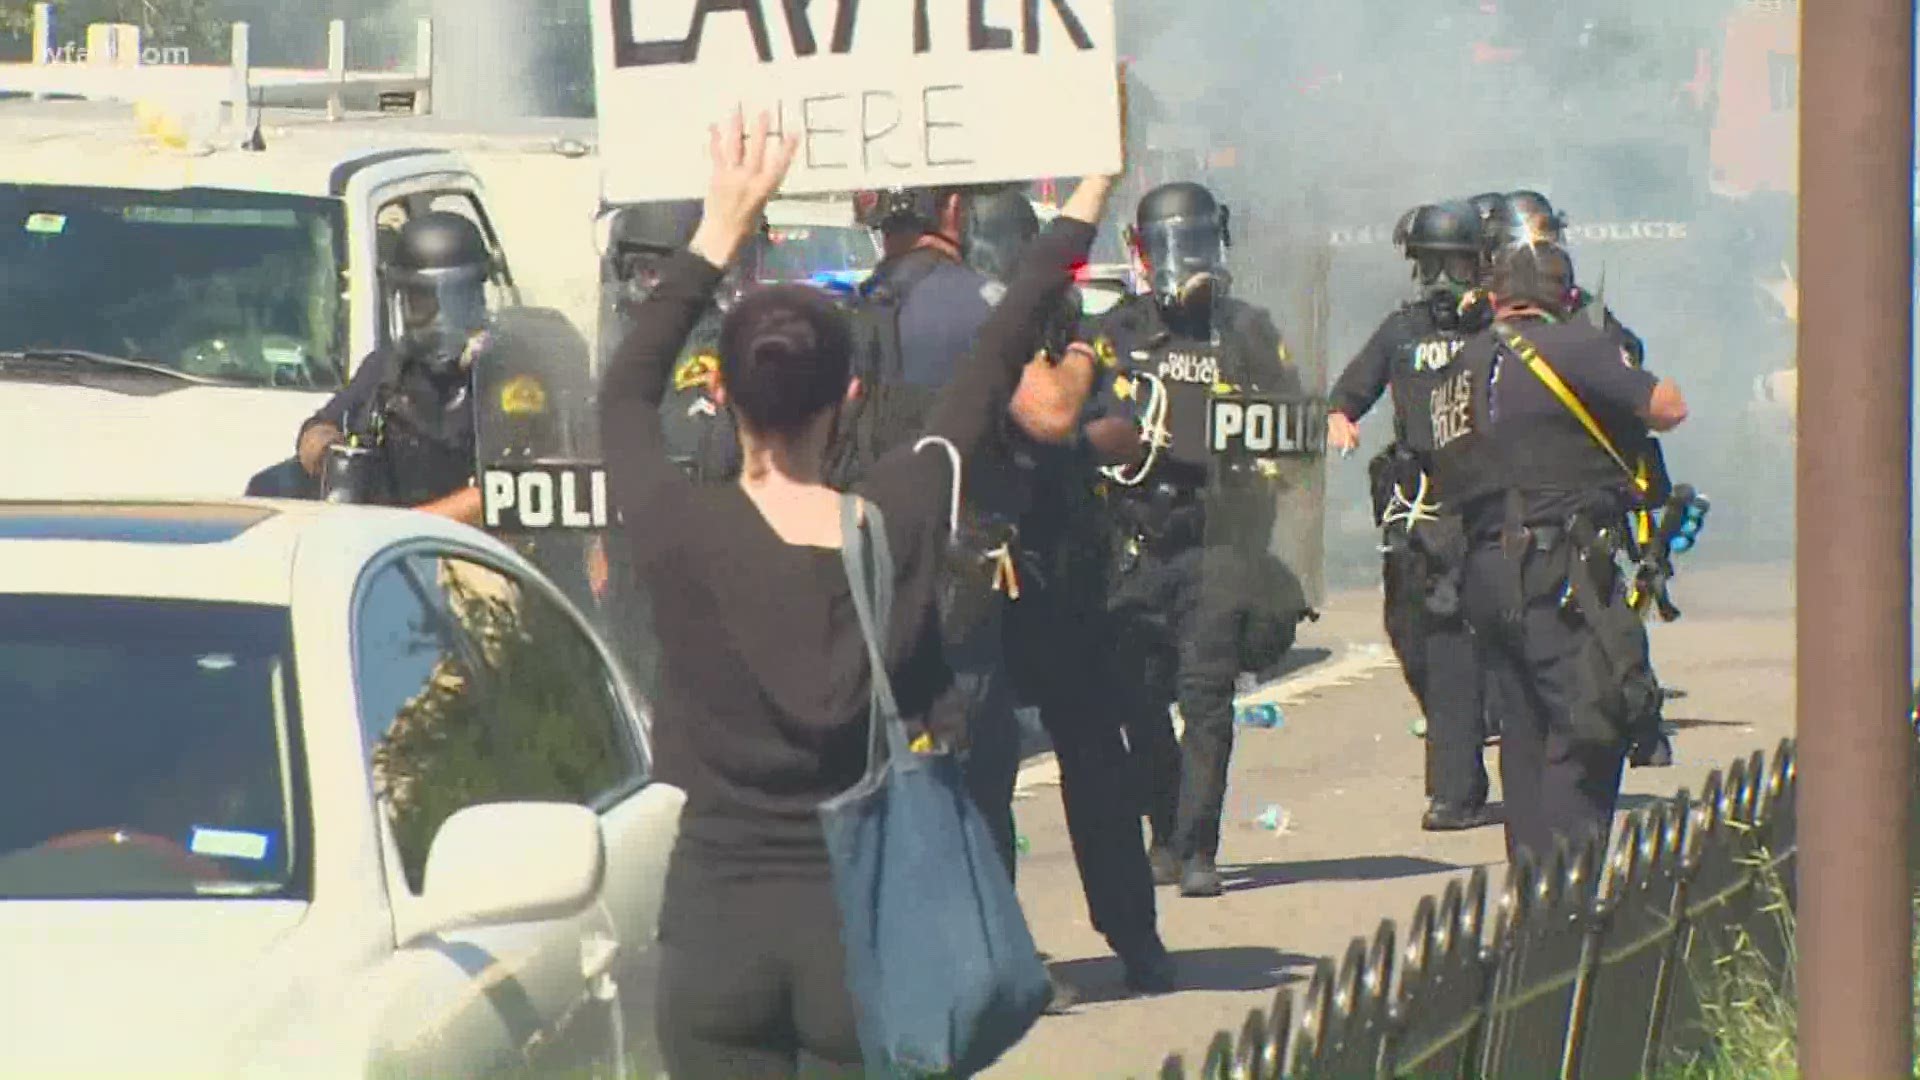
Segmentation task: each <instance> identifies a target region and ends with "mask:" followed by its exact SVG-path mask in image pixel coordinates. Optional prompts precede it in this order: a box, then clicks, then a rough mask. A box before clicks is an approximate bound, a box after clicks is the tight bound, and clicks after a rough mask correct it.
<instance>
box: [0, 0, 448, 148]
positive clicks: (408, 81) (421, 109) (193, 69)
mask: <svg viewBox="0 0 1920 1080" xmlns="http://www.w3.org/2000/svg"><path fill="white" fill-rule="evenodd" d="M416 26H417V29H416V34H415V42H414V63H413V66H412V68H410V69H396V70H387V71H378V70H364V71H355V70H352V69H349V68H348V67H347V24H346V21H345V20H343V19H334V20H332V21H331V22H330V23H328V24H327V65H326V66H325V67H323V68H266V67H254V66H253V65H252V63H251V62H250V60H249V54H250V45H251V30H250V28H249V26H248V24H246V23H244V22H237V23H234V24H233V25H232V28H231V30H230V33H231V35H232V37H231V41H232V45H231V51H230V55H229V62H228V63H227V64H226V65H225V66H221V65H215V64H194V63H182V64H176V63H165V62H162V63H146V62H143V61H144V60H145V59H146V55H147V53H146V52H145V51H143V50H142V47H141V43H140V29H139V27H137V26H132V25H128V24H117V23H97V24H94V25H91V26H89V27H87V35H86V37H87V45H88V51H87V55H86V58H85V59H84V60H81V61H79V62H70V61H69V60H68V59H66V58H64V57H63V54H62V53H61V52H60V51H59V50H56V49H55V47H54V41H53V8H52V6H51V5H50V4H46V3H38V4H35V5H34V6H33V56H32V59H31V60H30V61H29V62H27V63H24V64H0V93H15V94H33V95H36V96H47V95H68V96H75V97H84V98H98V99H105V100H112V101H140V100H145V99H148V98H153V97H163V96H164V97H179V96H186V97H194V98H200V99H203V100H210V101H213V102H216V103H218V104H222V105H227V106H230V107H231V109H232V115H233V118H234V126H235V127H237V128H240V129H242V130H244V129H245V127H246V126H247V117H248V112H247V110H248V108H249V105H250V104H251V103H252V102H253V101H254V99H255V98H256V97H257V96H258V95H259V94H260V93H263V92H265V91H269V90H311V89H315V88H325V89H327V90H328V96H327V115H328V116H330V117H332V118H334V119H339V118H340V117H341V116H343V115H345V92H346V91H347V89H349V88H355V89H372V90H374V91H376V92H378V93H381V94H389V93H399V94H407V95H411V97H412V109H413V111H414V112H415V113H426V112H427V111H428V110H429V107H430V99H431V91H432V88H433V20H432V19H424V18H423V19H420V20H418V22H417V24H416ZM163 51H164V50H163Z"/></svg>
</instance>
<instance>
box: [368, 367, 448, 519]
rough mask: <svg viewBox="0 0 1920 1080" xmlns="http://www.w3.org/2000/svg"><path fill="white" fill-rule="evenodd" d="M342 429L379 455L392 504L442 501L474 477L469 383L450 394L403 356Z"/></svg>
mask: <svg viewBox="0 0 1920 1080" xmlns="http://www.w3.org/2000/svg"><path fill="white" fill-rule="evenodd" d="M347 430H348V433H349V434H350V435H353V436H355V437H356V438H358V439H359V441H360V442H361V443H362V444H363V445H371V446H373V447H374V448H376V449H377V450H378V451H379V458H378V460H379V462H380V471H381V472H382V473H383V474H384V480H385V482H384V484H383V485H382V489H383V493H384V494H386V495H388V496H389V497H390V498H391V499H392V500H393V505H395V506H419V505H421V504H422V503H428V502H432V501H434V500H435V499H440V498H443V497H445V496H447V495H449V494H452V493H453V491H455V490H457V489H458V488H459V487H460V486H461V485H462V484H464V483H465V482H466V480H467V479H468V478H470V477H471V476H472V475H473V462H474V413H473V386H472V382H471V380H463V381H462V382H460V383H458V384H457V385H453V386H451V388H450V391H449V389H448V388H442V387H441V386H439V385H438V384H436V383H435V382H434V380H433V379H432V378H431V377H430V376H428V375H427V373H426V372H425V371H423V370H421V369H420V368H419V367H418V366H417V365H415V364H413V363H411V362H409V361H408V360H407V359H406V358H404V357H403V358H401V359H400V360H399V361H398V362H396V363H395V364H394V367H393V371H392V372H391V373H389V374H388V376H387V378H386V379H385V380H383V381H382V382H381V384H380V386H379V387H378V388H377V389H376V390H375V391H374V394H373V397H372V400H371V401H369V402H368V403H367V405H366V407H365V408H364V409H363V410H361V412H360V413H359V414H358V415H357V416H352V417H349V418H348V425H347Z"/></svg>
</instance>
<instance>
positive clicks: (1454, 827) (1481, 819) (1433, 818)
mask: <svg viewBox="0 0 1920 1080" xmlns="http://www.w3.org/2000/svg"><path fill="white" fill-rule="evenodd" d="M1491 824H1493V815H1491V814H1489V813H1487V808H1486V807H1485V806H1453V805H1451V804H1449V803H1444V802H1441V801H1440V800H1439V799H1435V800H1433V801H1432V802H1430V803H1428V804H1427V812H1426V814H1425V815H1424V816H1423V817H1421V819H1420V827H1421V828H1422V829H1425V830H1426V831H1428V832H1463V831H1465V830H1467V829H1478V828H1480V827H1482V826H1484V825H1491Z"/></svg>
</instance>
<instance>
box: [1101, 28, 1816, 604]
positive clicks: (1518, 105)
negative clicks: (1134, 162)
mask: <svg viewBox="0 0 1920 1080" xmlns="http://www.w3.org/2000/svg"><path fill="white" fill-rule="evenodd" d="M1120 8H1121V17H1122V18H1121V27H1122V34H1123V41H1122V49H1123V52H1126V53H1128V54H1129V55H1131V56H1132V57H1133V59H1134V63H1133V71H1134V79H1133V85H1134V87H1135V91H1134V100H1135V103H1136V110H1135V111H1136V114H1137V115H1136V123H1135V125H1134V132H1133V142H1132V145H1133V147H1134V149H1135V150H1136V151H1142V150H1144V151H1145V152H1144V153H1136V158H1137V159H1140V160H1143V162H1144V163H1145V164H1147V166H1148V169H1149V171H1150V173H1151V172H1152V171H1153V170H1160V173H1161V174H1164V175H1161V174H1155V175H1152V177H1151V178H1152V179H1155V180H1158V179H1168V178H1172V176H1171V174H1173V173H1177V172H1180V171H1183V170H1184V171H1186V172H1187V173H1189V174H1197V175H1198V176H1199V177H1200V178H1202V179H1204V180H1206V181H1207V182H1209V183H1211V184H1213V185H1214V186H1215V187H1216V188H1217V189H1218V190H1219V191H1220V192H1221V193H1222V195H1223V196H1224V197H1225V198H1226V199H1227V200H1228V201H1229V203H1230V204H1231V206H1232V209H1233V214H1234V222H1235V224H1236V225H1237V228H1236V229H1235V230H1234V231H1235V233H1236V237H1235V239H1236V240H1237V241H1238V242H1239V243H1238V246H1237V248H1236V251H1235V270H1236V275H1237V278H1238V280H1239V281H1240V282H1241V283H1242V287H1241V288H1240V292H1241V294H1242V295H1243V296H1245V297H1246V298H1248V299H1251V300H1255V301H1258V302H1261V303H1265V304H1267V305H1269V306H1271V307H1272V308H1273V309H1274V310H1275V312H1276V315H1277V316H1278V317H1279V318H1280V319H1281V321H1282V326H1283V328H1285V329H1286V330H1287V331H1288V333H1289V335H1290V336H1291V337H1293V338H1294V339H1295V340H1296V342H1301V343H1304V344H1305V345H1306V346H1307V348H1305V349H1300V348H1296V353H1297V354H1303V356H1304V357H1312V358H1318V359H1320V360H1321V361H1322V362H1324V364H1325V365H1326V366H1327V368H1328V369H1329V370H1328V372H1327V378H1328V379H1329V381H1330V380H1331V379H1332V378H1333V377H1335V376H1336V375H1337V374H1338V371H1339V369H1340V368H1341V367H1343V366H1344V365H1345V363H1346V361H1347V359H1348V358H1350V357H1351V356H1352V355H1353V353H1354V352H1355V351H1356V350H1357V349H1358V348H1359V347H1360V345H1361V344H1362V343H1363V342H1364V341H1365V339H1366V336H1367V334H1368V333H1370V332H1371V330H1372V329H1373V327H1374V326H1375V325H1377V323H1378V322H1379V320H1380V319H1381V318H1382V317H1383V316H1384V315H1385V314H1386V313H1387V311H1389V310H1390V309H1391V308H1392V307H1393V306H1394V305H1395V304H1397V303H1399V302H1400V301H1402V300H1405V299H1409V298H1411V297H1412V296H1413V295H1414V288H1413V284H1412V282H1411V278H1410V269H1409V264H1408V263H1406V262H1405V261H1404V260H1403V259H1402V258H1401V257H1400V255H1399V253H1398V251H1396V250H1395V249H1394V247H1393V246H1392V243H1391V235H1392V226H1393V223H1394V222H1395V221H1396V220H1397V219H1398V218H1399V216H1400V215H1401V214H1402V213H1403V212H1404V211H1406V210H1407V209H1409V208H1411V207H1413V206H1415V205H1418V204H1420V203H1423V202H1431V201H1437V200H1441V199H1447V198H1460V197H1465V196H1468V195H1471V194H1474V193H1477V192H1481V191H1504V190H1513V189H1518V188H1531V189H1536V190H1539V191H1542V192H1544V193H1546V194H1547V195H1548V196H1549V197H1550V198H1551V199H1552V200H1553V201H1554V204H1555V206H1556V207H1557V208H1558V209H1559V210H1561V211H1562V212H1563V213H1565V214H1566V215H1567V217H1568V218H1569V219H1570V229H1569V238H1568V247H1569V249H1570V251H1571V252H1572V253H1573V256H1574V258H1575V261H1576V265H1577V267H1578V270H1579V273H1580V277H1581V280H1582V283H1583V284H1584V285H1585V286H1586V287H1587V288H1589V289H1595V290H1599V289H1602V288H1604V297H1605V301H1606V303H1607V305H1608V306H1609V307H1611V308H1612V309H1613V310H1614V311H1615V312H1616V313H1617V314H1618V315H1619V317H1620V318H1621V319H1622V320H1623V321H1624V322H1625V323H1626V324H1627V325H1629V326H1631V327H1632V328H1633V329H1635V330H1636V331H1637V332H1638V333H1639V334H1640V335H1641V336H1642V337H1643V338H1644V339H1646V342H1647V349H1648V364H1649V366H1650V367H1652V368H1653V369H1654V370H1656V371H1657V372H1659V373H1660V374H1662V375H1666V376H1671V377H1673V378H1674V379H1676V380H1677V381H1678V382H1679V384H1680V386H1681V387H1682V389H1684V390H1685V391H1686V392H1687V395H1688V397H1689V399H1690V402H1691V404H1692V405H1693V419H1692V420H1691V422H1690V423H1689V424H1688V425H1686V426H1685V427H1683V428H1682V429H1681V430H1680V431H1679V432H1676V433H1675V434H1674V435H1672V436H1670V437H1669V438H1668V439H1666V440H1665V443H1666V454H1667V459H1668V462H1669V465H1670V466H1671V469H1672V472H1673V473H1674V476H1675V479H1676V480H1678V481H1684V482H1691V483H1693V484H1695V485H1696V486H1697V487H1699V488H1700V490H1702V491H1703V492H1705V493H1707V494H1708V495H1709V497H1711V498H1712V499H1713V500H1714V510H1713V513H1712V516H1711V520H1710V524H1709V526H1708V530H1707V532H1706V534H1705V535H1704V536H1703V543H1702V546H1701V547H1700V548H1699V549H1698V550H1697V551H1695V552H1693V553H1690V554H1689V555H1688V556H1687V558H1688V559H1690V560H1703V561H1704V560H1711V559H1716V558H1730V557H1746V558H1752V557H1761V556H1766V557H1775V558H1777V557H1782V556H1786V555H1789V554H1790V553H1791V551H1792V532H1793V530H1792V520H1793V518H1792V510H1793V500H1792V441H1791V432H1792V428H1791V424H1790V423H1789V421H1788V418H1787V416H1788V414H1787V412H1786V409H1785V406H1784V405H1782V404H1776V403H1768V402H1764V401H1762V400H1760V398H1761V397H1762V396H1763V392H1764V390H1765V388H1767V387H1768V386H1770V385H1778V384H1779V382H1780V380H1771V381H1769V378H1768V377H1769V376H1771V375H1773V374H1774V373H1776V372H1779V371H1781V370H1783V369H1787V368H1790V367H1792V365H1793V352H1794V340H1793V335H1794V327H1793V324H1792V322H1791V321H1790V320H1789V319H1788V318H1787V313H1786V311H1785V309H1784V307H1783V305H1782V303H1781V298H1783V297H1786V298H1789V299H1790V298H1791V289H1790V287H1789V286H1787V284H1786V283H1787V282H1788V281H1789V280H1790V279H1791V278H1792V276H1793V266H1794V251H1793V248H1794V224H1795V223H1794V202H1793V199H1792V196H1791V195H1790V194H1788V192H1790V191H1791V189H1792V180H1793V169H1794V161H1793V157H1792V154H1793V141H1792V137H1791V132H1792V130H1793V127H1794V125H1795V123H1796V119H1795V115H1794V109H1795V105H1796V102H1795V90H1796V83H1795V77H1796V73H1797V66H1796V64H1795V58H1794V56H1793V55H1792V52H1791V51H1789V52H1787V53H1786V54H1785V55H1781V54H1780V53H1779V52H1777V51H1773V50H1777V49H1778V46H1777V45H1773V46H1765V47H1757V46H1755V45H1754V44H1753V43H1754V42H1756V41H1758V40H1761V39H1763V38H1764V36H1765V35H1764V34H1763V35H1760V36H1759V37H1756V36H1755V35H1754V34H1752V33H1746V32H1743V29H1742V27H1739V26H1736V27H1735V28H1734V30H1733V31H1731V32H1730V31H1729V20H1730V19H1735V21H1738V19H1736V18H1735V17H1739V18H1746V19H1753V18H1755V17H1756V16H1758V17H1759V20H1760V22H1761V23H1763V24H1764V23H1765V22H1766V20H1767V19H1768V18H1772V19H1775V20H1778V19H1781V18H1784V19H1786V20H1787V21H1788V25H1787V27H1786V31H1787V33H1786V36H1787V38H1788V39H1789V40H1791V39H1792V38H1794V37H1795V36H1796V34H1795V33H1794V28H1793V26H1792V24H1791V21H1792V20H1793V18H1794V11H1793V9H1792V7H1791V5H1782V4H1779V3H1773V4H1764V3H1762V4H1755V3H1738V2H1734V0H1700V2H1687V3H1678V4H1676V3H1671V2H1650V0H1622V2H1619V3H1614V4H1608V5H1582V6H1577V7H1576V6H1568V5H1563V4H1555V3H1546V2H1539V0H1494V2H1484V3H1483V2H1479V0H1464V2H1463V0H1425V2H1422V3H1417V4H1399V3H1382V2H1368V0H1287V2H1285V3H1276V4H1244V3H1239V2H1235V0H1185V2H1183V3H1180V4H1167V3H1162V2H1160V0H1120ZM1770 8H1771V9H1778V10H1779V11H1781V12H1783V13H1784V14H1771V13H1770V12H1769V9H1770ZM1782 125H1784V127H1783V126H1782ZM1782 131H1785V132H1787V133H1788V136H1787V138H1786V139H1784V140H1780V139H1778V138H1777V136H1778V134H1779V133H1780V132H1782ZM1727 161H1732V162H1734V163H1735V164H1738V165H1740V166H1741V167H1742V170H1743V171H1738V174H1737V175H1733V176H1721V177H1718V178H1716V175H1715V172H1716V169H1717V168H1720V167H1721V166H1722V164H1723V162H1727ZM1723 171H1725V170H1723ZM1748 174H1752V175H1751V176H1749V175H1748ZM1755 178H1757V180H1756V179H1755ZM1742 188H1747V189H1757V190H1752V191H1750V192H1748V191H1739V189H1742ZM1768 188H1777V189H1778V190H1767V189H1768ZM1736 191H1739V194H1738V195H1737V196H1736V195H1735V194H1733V193H1734V192H1736ZM1720 192H1725V194H1722V193H1720ZM1316 245H1326V246H1330V248H1331V256H1330V260H1329V261H1330V267H1329V270H1328V271H1327V272H1326V273H1325V274H1324V284H1322V281H1321V278H1322V275H1321V274H1320V273H1319V272H1317V271H1315V270H1313V269H1311V268H1310V267H1309V266H1306V265H1303V264H1305V263H1309V262H1310V261H1311V260H1310V259H1304V258H1302V255H1303V254H1305V253H1309V252H1311V250H1312V249H1313V247H1314V246H1316ZM1322 292H1323V293H1324V295H1325V300H1324V303H1323V307H1322V310H1323V313H1324V314H1323V317H1324V320H1325V330H1324V332H1316V329H1315V326H1314V318H1315V316H1314V305H1313V304H1312V302H1311V299H1310V298H1311V297H1312V296H1313V295H1314V294H1317V293H1322ZM1387 409H1388V406H1387V403H1386V402H1384V401H1383V402H1382V403H1381V405H1379V406H1377V407H1376V409H1375V411H1374V415H1371V416H1369V418H1368V422H1367V424H1366V425H1364V427H1363V432H1364V434H1365V441H1364V443H1363V451H1362V452H1361V453H1357V454H1355V455H1354V457H1353V458H1352V459H1350V460H1347V461H1337V462H1335V463H1334V464H1333V465H1332V467H1331V477H1330V481H1329V487H1328V498H1329V506H1328V547H1327V553H1328V554H1327V558H1328V573H1329V578H1330V580H1331V581H1335V582H1338V581H1342V580H1344V581H1346V582H1349V583H1354V584H1358V583H1361V582H1362V581H1366V580H1371V579H1372V578H1374V577H1377V574H1378V563H1377V557H1376V556H1375V554H1374V552H1373V546H1372V543H1371V542H1370V540H1371V537H1372V531H1371V528H1370V524H1371V523H1370V521H1369V519H1368V508H1367V502H1366V496H1365V491H1366V488H1365V466H1364V457H1365V456H1366V454H1367V453H1370V452H1371V451H1372V450H1373V449H1375V448H1377V447H1379V446H1380V445H1382V444H1383V443H1384V442H1385V440H1386V439H1388V438H1389V437H1390V431H1391V429H1390V426H1389V424H1388V422H1387V418H1386V416H1385V413H1386V412H1387Z"/></svg>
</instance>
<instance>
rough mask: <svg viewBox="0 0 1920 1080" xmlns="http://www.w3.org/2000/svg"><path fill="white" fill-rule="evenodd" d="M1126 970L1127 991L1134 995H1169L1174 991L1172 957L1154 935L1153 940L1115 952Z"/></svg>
mask: <svg viewBox="0 0 1920 1080" xmlns="http://www.w3.org/2000/svg"><path fill="white" fill-rule="evenodd" d="M1115 951H1116V952H1117V953H1118V955H1119V957H1120V963H1121V965H1122V966H1124V967H1125V968H1126V985H1127V989H1128V990H1129V991H1131V992H1133V993H1135V994H1170V993H1172V992H1173V990H1174V970H1173V957H1172V956H1171V955H1170V954H1169V953H1168V952H1167V947H1166V946H1165V945H1163V944H1161V942H1160V938H1159V937H1158V936H1157V935H1156V936H1155V937H1154V938H1153V940H1151V941H1148V942H1145V943H1142V944H1140V945H1137V946H1134V947H1131V948H1128V949H1125V950H1115Z"/></svg>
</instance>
